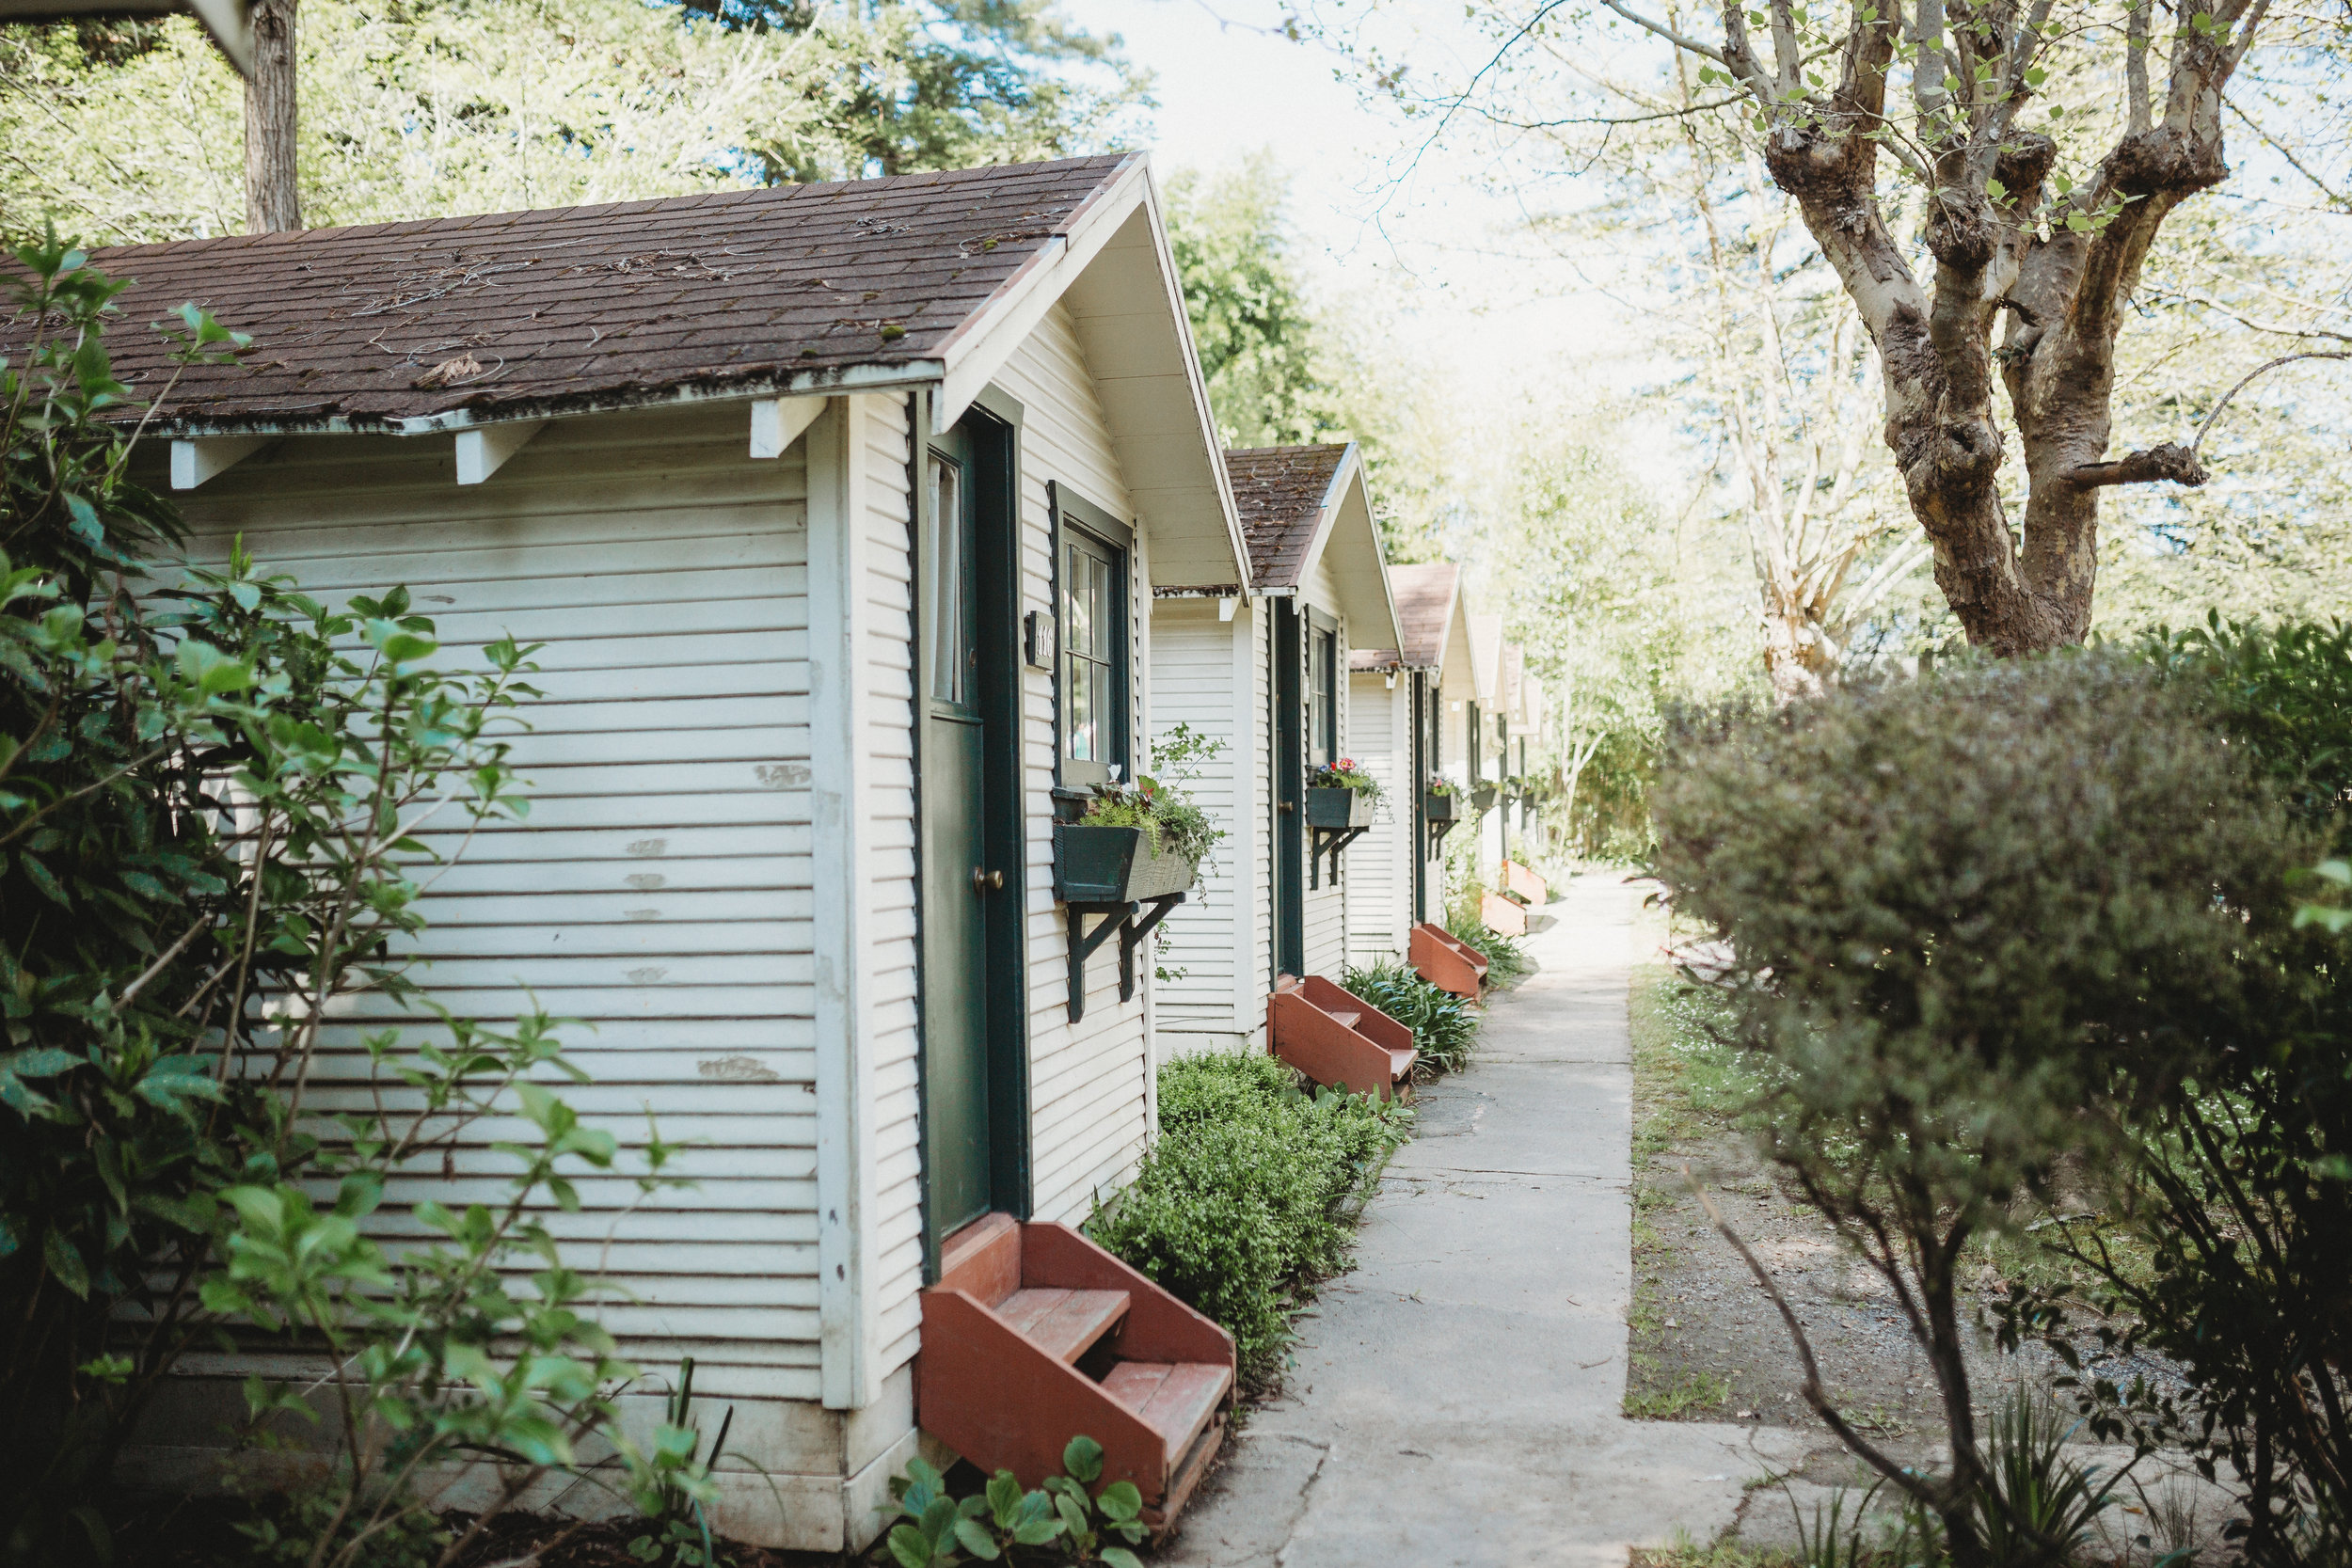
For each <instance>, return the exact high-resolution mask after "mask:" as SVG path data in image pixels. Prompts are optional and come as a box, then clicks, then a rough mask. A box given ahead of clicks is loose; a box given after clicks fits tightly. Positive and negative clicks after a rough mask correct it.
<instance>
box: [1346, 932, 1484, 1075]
mask: <svg viewBox="0 0 2352 1568" xmlns="http://www.w3.org/2000/svg"><path fill="white" fill-rule="evenodd" d="M1340 987H1341V989H1342V990H1345V991H1346V992H1347V993H1348V994H1349V995H1351V996H1355V997H1358V998H1359V999H1360V1000H1362V1001H1365V1002H1369V1003H1371V1004H1372V1005H1373V1006H1375V1007H1377V1008H1379V1009H1380V1010H1381V1011H1382V1012H1384V1013H1386V1014H1388V1015H1389V1016H1390V1017H1391V1018H1392V1019H1394V1020H1396V1021H1397V1022H1399V1023H1402V1024H1403V1025H1405V1027H1406V1028H1407V1029H1410V1030H1411V1031H1412V1032H1413V1044H1414V1046H1415V1047H1416V1048H1418V1049H1419V1050H1420V1052H1421V1059H1422V1061H1423V1062H1425V1063H1427V1064H1428V1065H1429V1066H1430V1067H1431V1068H1432V1069H1436V1070H1437V1071H1439V1072H1459V1071H1461V1070H1462V1069H1463V1068H1464V1067H1466V1066H1467V1065H1469V1062H1470V1046H1471V1045H1472V1044H1473V1043H1474V1042H1475V1041H1476V1040H1477V1038H1478V1009H1477V1008H1475V1007H1473V1006H1470V1004H1469V1003H1468V1002H1465V1001H1463V1000H1462V999H1461V998H1460V997H1458V996H1456V995H1454V993H1453V992H1452V991H1450V990H1443V989H1442V988H1440V987H1438V986H1433V985H1431V984H1430V983H1429V982H1428V981H1426V980H1424V979H1422V977H1421V976H1420V975H1419V974H1415V973H1414V972H1413V971H1412V969H1411V968H1410V967H1408V966H1407V965H1406V964H1403V963H1400V962H1398V961H1397V960H1396V959H1394V958H1390V959H1387V960H1385V961H1383V962H1380V963H1376V964H1374V965H1373V966H1372V967H1371V968H1369V969H1358V968H1356V967H1354V966H1353V965H1350V966H1349V967H1348V968H1347V969H1345V970H1344V971H1343V972H1342V973H1341V974H1340Z"/></svg>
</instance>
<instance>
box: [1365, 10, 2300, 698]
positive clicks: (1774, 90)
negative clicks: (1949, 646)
mask: <svg viewBox="0 0 2352 1568" xmlns="http://www.w3.org/2000/svg"><path fill="white" fill-rule="evenodd" d="M2268 3H2269V0H2170V3H2169V5H2168V6H2167V7H2166V8H2164V10H2163V11H2162V12H2161V13H2160V12H2159V9H2158V7H2157V4H2156V0H2122V4H2121V5H2120V6H2119V5H2117V4H2115V3H2113V0H2104V3H2103V0H2088V3H2079V4H2077V3H2073V0H2070V5H2069V7H2068V8H2067V9H2066V10H2065V11H2064V12H2063V13H2062V14H2061V13H2059V12H2058V4H2057V0H1845V3H1844V4H1842V5H1840V6H1837V7H1835V8H1833V7H1830V6H1820V7H1818V8H1808V7H1807V5H1805V4H1804V0H1732V3H1730V4H1727V5H1725V6H1724V7H1723V8H1722V9H1721V11H1720V12H1718V13H1713V14H1711V15H1705V16H1704V19H1692V18H1689V17H1686V16H1685V15H1684V14H1683V13H1681V12H1679V11H1678V10H1677V9H1676V8H1673V7H1672V6H1670V5H1669V6H1664V7H1661V8H1659V9H1657V10H1655V11H1653V10H1651V9H1648V8H1645V5H1644V4H1643V3H1642V0H1599V4H1598V8H1597V10H1595V11H1594V12H1593V13H1592V15H1593V16H1594V17H1595V18H1599V19H1604V20H1610V21H1613V22H1614V23H1615V24H1617V25H1618V28H1619V31H1618V32H1617V34H1616V35H1615V36H1616V40H1617V43H1618V44H1619V45H1620V46H1622V44H1623V42H1624V40H1625V38H1626V37H1627V35H1628V32H1629V31H1630V32H1631V33H1632V34H1633V36H1636V37H1641V38H1646V39H1648V40H1652V41H1653V42H1660V41H1662V43H1664V44H1665V45H1668V46H1671V49H1672V51H1673V52H1674V53H1675V54H1676V55H1677V56H1679V58H1680V60H1681V61H1682V62H1683V63H1684V64H1685V65H1687V66H1688V67H1690V68H1692V70H1693V73H1694V74H1695V75H1696V77H1697V79H1698V84H1699V87H1701V88H1702V89H1706V92H1707V94H1708V96H1706V97H1705V98H1704V99H1703V101H1702V103H1701V105H1700V107H1701V108H1703V109H1704V110H1705V111H1707V112H1711V113H1716V114H1722V115H1738V116H1740V117H1741V118H1743V119H1745V120H1746V121H1747V122H1748V124H1749V125H1750V127H1751V128H1752V129H1753V132H1754V134H1755V136H1756V143H1757V146H1758V150H1759V153H1760V159H1761V163H1762V166H1763V168H1764V171H1765V173H1766V174H1767V175H1768V176H1769V178H1770V179H1771V181H1772V184H1773V186H1774V187H1775V188H1776V189H1777V190H1779V191H1780V192H1782V193H1784V194H1785V195H1786V196H1787V197H1788V198H1789V199H1790V200H1792V201H1793V202H1794V204H1795V206H1796V209H1797V212H1798V214H1799V215H1800V217H1801V218H1802V221H1803V223H1804V229H1805V230H1806V232H1807V233H1808V234H1809V235H1810V237H1811V239H1812V242H1813V244H1814V245H1817V246H1819V248H1820V254H1821V256H1822V257H1823V259H1824V260H1825V261H1827V263H1828V265H1829V266H1830V267H1831V268H1833V269H1834V270H1835V271H1836V276H1837V277H1838V280H1839V283H1840V286H1841V287H1842V289H1843V291H1844V292H1845V293H1846V294H1847V295H1848V297H1849V298H1850V299H1851V302H1852V305H1853V308H1854V309H1855V310H1856V312H1857V313H1858V316H1859V319H1860V322H1861V324H1862V326H1863V328H1864V330H1865V331H1866V332H1867V335H1868V338H1869V341H1870V343H1871V345H1872V346H1873V348H1874V349H1875V351H1876V353H1877V356H1878V361H1879V389H1880V394H1881V402H1882V405H1883V406H1882V412H1883V438H1884V441H1885V444H1886V445H1887V447H1888V448H1889V449H1891V451H1892V452H1893V454H1894V457H1895V462H1896V467H1897V468H1898V470H1899V474H1900V477H1901V483H1902V485H1903V488H1904V491H1905V494H1906V497H1907V499H1908V503H1909V508H1910V511H1911V513H1912V515H1913V516H1914V517H1915V519H1916V520H1917V522H1918V523H1919V525H1920V527H1921V529H1922V530H1923V531H1924V534H1925V537H1926V540H1927V542H1928V544H1929V546H1931V549H1932V551H1933V559H1934V577H1935V581H1936V584H1937V586H1938V587H1939V588H1940V589H1941V591H1942V593H1943V595H1944V597H1945V598H1946V600H1947V602H1948V603H1949V605H1950V607H1951V610H1952V611H1953V613H1954V614H1955V616H1956V617H1957V618H1958V620H1959V622H1960V625H1961V626H1962V627H1963V629H1964V631H1965V632H1966V634H1967V636H1968V638H1969V640H1970V641H1973V642H1975V643H1977V644H1979V645H1980V646H1983V647H1986V648H1988V649H1991V650H1993V651H1994V652H1996V653H2002V654H2016V653H2026V652H2031V651H2034V650H2038V649H2046V648H2051V647H2056V646H2059V645H2063V644H2067V643H2073V642H2079V641H2082V640H2083V638H2084V637H2085V635H2086V634H2087V633H2088V631H2089V630H2090V621H2091V603H2092V591H2093V587H2094V583H2095V579H2096V576H2097V566H2098V559H2099V548H2098V546H2099V541H2098V524H2099V511H2100V495H2101V492H2102V491H2104V490H2106V489H2110V488H2113V487H2116V486H2120V485H2143V484H2155V483H2168V484H2173V485H2183V486H2197V485H2201V484H2203V483H2205V481H2206V479H2207V477H2208V476H2207V472H2206V469H2205V467H2204V465H2203V463H2202V462H2201V459H2200V457H2199V455H2198V452H2197V451H2196V450H2195V449H2194V447H2193V445H2192V444H2191V443H2188V442H2184V441H2179V440H2168V441H2161V442H2156V443H2153V444H2151V445H2149V446H2147V447H2145V448H2142V449H2140V450H2137V451H2126V452H2123V453H2122V454H2120V455H2110V454H2109V452H2108V450H2107V449H2108V445H2109V438H2110V435H2111V431H2112V425H2113V410H2112V403H2113V397H2114V390H2115V373H2116V371H2115V367H2116V354H2117V343H2118V339H2119V336H2120V334H2121V332H2122V327H2123V325H2124V322H2125V320H2126V319H2127V316H2128V315H2129V311H2128V310H2127V306H2128V305H2129V304H2130V302H2131V299H2132V295H2133V292H2134V290H2135V288H2136V286H2137V283H2138V281H2139V278H2140V274H2141V269H2142V266H2143V264H2144V263H2145V262H2146V261H2147V258H2148V255H2149V251H2150V247H2151V245H2153V243H2154V242H2155V240H2156V237H2157V235H2158V232H2159V230H2161V229H2162V228H2163V226H2164V224H2165V222H2166V219H2167V218H2168V217H2169V215H2170V214H2172V213H2173V212H2174V211H2175V210H2176V209H2177V208H2178V207H2179V206H2180V205H2181V203H2183V202H2184V201H2185V200H2187V199H2188V198H2190V197H2192V196H2195V195H2196V194H2198V193H2199V192H2201V191H2205V190H2209V189H2211V188H2212V187H2214V186H2215V185H2217V184H2218V183H2220V182H2222V181H2223V179H2224V178H2225V177H2226V176H2227V174H2228V172H2229V169H2228V166H2227V164H2226V162H2225V161H2224V157H2223V122H2224V117H2225V112H2226V110H2225V96H2224V95H2225V92H2226V91H2227V89H2228V88H2229V87H2230V85H2231V82H2232V79H2233V75H2234V74H2235V73H2236V72H2237V71H2238V70H2239V68H2240V66H2241V64H2242V63H2243V62H2244V61H2245V59H2246V57H2247V55H2248V53H2249V50H2250V49H2251V48H2252V47H2253V46H2254V44H2255V41H2256V40H2257V38H2258V37H2260V36H2262V28H2263V25H2264V22H2265V12H2266V11H2267V8H2268ZM1479 14H1482V15H1483V16H1484V18H1485V20H1486V23H1487V24H1489V25H1490V26H1492V27H1493V28H1494V29H1495V30H1497V31H1498V32H1500V33H1501V35H1502V38H1501V47H1500V48H1499V49H1498V50H1497V51H1496V53H1495V55H1494V57H1493V59H1491V60H1489V61H1488V62H1486V66H1485V68H1484V69H1482V70H1480V71H1477V72H1476V73H1475V75H1474V76H1473V77H1472V78H1471V79H1470V81H1469V82H1468V83H1467V84H1466V85H1462V86H1457V87H1454V88H1453V89H1451V90H1450V91H1449V92H1448V93H1447V94H1444V95H1428V94H1421V95H1418V96H1416V94H1415V93H1413V92H1410V91H1408V90H1407V89H1406V87H1405V85H1404V84H1405V82H1406V74H1405V72H1404V71H1403V70H1401V69H1400V68H1398V67H1397V66H1395V65H1393V64H1391V62H1390V61H1389V60H1387V59H1385V58H1383V57H1382V56H1381V55H1379V54H1378V53H1377V52H1376V51H1375V50H1372V49H1369V48H1366V47H1363V46H1361V45H1360V43H1358V44H1357V45H1356V47H1357V51H1358V54H1359V58H1361V59H1362V60H1363V61H1364V63H1365V64H1366V65H1367V66H1368V67H1369V68H1370V69H1371V70H1372V71H1373V72H1374V76H1375V80H1376V81H1378V82H1379V83H1381V84H1382V85H1384V86H1386V87H1389V88H1390V89H1391V91H1394V92H1397V93H1399V94H1400V95H1403V96H1405V97H1406V99H1407V101H1408V103H1417V104H1418V105H1419V106H1421V107H1423V108H1430V109H1439V110H1440V112H1442V113H1443V114H1444V115H1445V117H1446V119H1447V120H1450V119H1451V118H1452V115H1453V113H1454V111H1456V110H1459V109H1461V108H1463V107H1464V106H1466V105H1468V106H1470V107H1471V109H1472V111H1473V112H1479V111H1478V109H1477V101H1478V100H1479V98H1480V96H1481V95H1482V94H1490V93H1492V92H1494V91H1495V90H1497V85H1498V84H1499V83H1500V82H1501V81H1502V78H1504V77H1505V76H1506V75H1507V74H1508V72H1509V70H1510V67H1511V63H1512V60H1513V57H1514V54H1515V52H1522V53H1523V52H1528V51H1540V50H1544V49H1547V48H1548V47H1549V49H1550V51H1551V55H1552V63H1554V64H1556V65H1557V66H1558V68H1559V69H1560V70H1561V71H1563V72H1564V73H1566V74H1571V75H1575V76H1577V77H1579V78H1581V82H1580V84H1579V85H1580V86H1584V85H1588V84H1589V83H1590V82H1591V81H1592V80H1593V79H1594V78H1595V77H1596V75H1597V74H1598V73H1599V71H1603V70H1605V69H1607V66H1608V62H1607V60H1606V58H1605V55H1606V53H1607V51H1606V49H1605V48H1595V49H1592V50H1582V49H1572V48H1567V47H1565V46H1562V45H1561V44H1560V43H1559V40H1558V37H1557V35H1556V34H1555V33H1554V32H1553V29H1555V28H1559V27H1565V26H1568V25H1571V24H1572V20H1571V19H1574V18H1575V17H1576V16H1577V15H1578V11H1577V9H1576V8H1574V7H1572V6H1570V5H1569V3H1568V0H1547V3H1544V4H1541V5H1538V6H1537V7H1535V8H1534V9H1533V10H1531V11H1527V12H1521V13H1517V14H1513V15H1506V14H1504V12H1503V9H1502V8H1499V7H1498V8H1492V9H1489V10H1485V11H1483V12H1481V13H1479ZM2160 14H2161V16H2162V18H2163V25H2162V27H2161V28H2160V27H2159V25H2158V23H2159V16H2160ZM2159 68H2160V70H2161V78H2160V79H2159V78H2158V75H2157V71H2158V69H2159ZM2054 72H2056V73H2059V74H2060V75H2061V76H2062V80H2061V81H2053V80H2052V77H2053V73H2054ZM2045 87H2046V88H2048V89H2050V91H2049V93H2048V94H2047V95H2045V91H2044V89H2045ZM2060 87H2063V88H2064V89H2065V90H2064V92H2063V93H2062V94H2061V93H2060V92H2059V90H2058V89H2059V88H2060ZM2085 106H2089V108H2090V112H2088V113H2075V112H2074V111H2075V109H2076V108H2082V107H2085ZM2109 106H2115V107H2113V109H2112V112H2111V113H2110V108H2109ZM1676 112H1677V111H1676V110H1674V109H1672V108H1668V109H1667V110H1665V111H1663V114H1664V115H1672V114H1674V113H1676ZM2070 117H2071V118H2070ZM1631 118H1632V117H1630V116H1617V117H1592V118H1583V117H1577V118H1572V119H1560V120H1555V121H1553V122H1552V123H1555V124H1571V123H1582V124H1587V125H1592V124H1603V123H1605V124H1608V125H1609V126H1610V127H1611V130H1612V133H1613V131H1614V129H1615V128H1616V127H1617V126H1618V125H1620V124H1622V123H1624V122H1626V121H1627V120H1629V119H1631ZM1502 122H1504V123H1511V121H1510V120H1509V119H1508V117H1502ZM2094 135H2096V136H2097V138H2098V140H2097V141H2096V142H2095V143H2094V142H2093V141H2092V139H2091V138H2092V137H2093V136H2094ZM2069 167H2073V168H2076V169H2080V170H2082V171H2083V172H2082V173H2081V175H2080V177H2079V178H2074V177H2070V175H2069V173H2068V172H2067V170H2068V168H2069ZM1914 234H1915V235H1916V240H1917V244H1916V245H1913V244H1912V243H1910V242H1911V239H1912V236H1913V235H1914ZM2214 390H2215V391H2216V392H2218V391H2219V390H2220V388H2215V389H2214ZM2010 432H2013V433H2014V435H2015V436H2016V437H2017V440H2018V443H2019V445H2020V447H2021V448H2022V455H2023V469H2024V489H2025V495H2024V497H2023V503H2022V513H2023V515H2022V517H2020V516H2017V515H2014V513H2015V511H2016V510H2017V508H2016V506H2015V505H2014V503H2013V501H2012V499H2011V497H2010V495H2008V494H2005V490H2004V484H2003V483H2002V481H2003V463H2004V456H2005V453H2006V451H2007V439H2008V436H2009V434H2010Z"/></svg>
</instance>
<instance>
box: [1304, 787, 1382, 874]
mask: <svg viewBox="0 0 2352 1568" xmlns="http://www.w3.org/2000/svg"><path fill="white" fill-rule="evenodd" d="M1371 826H1372V797H1371V796H1369V795H1367V794H1365V793H1364V792H1363V791H1361V790H1357V789H1343V788H1337V787H1330V786H1326V787H1322V788H1316V789H1310V790H1309V791H1307V831H1308V832H1310V833H1311V834H1312V835H1313V841H1312V843H1311V845H1310V846H1309V847H1308V850H1307V885H1308V886H1309V887H1311V888H1319V887H1321V886H1322V885H1323V863H1324V860H1325V858H1326V857H1329V859H1330V862H1331V880H1332V881H1334V882H1337V881H1338V880H1339V879H1340V854H1341V852H1342V851H1343V850H1344V849H1345V848H1346V847H1348V846H1349V845H1351V844H1353V843H1355V842H1356V841H1357V840H1358V839H1359V838H1361V837H1363V836H1364V832H1365V831H1366V830H1367V829H1369V828H1370V827H1371Z"/></svg>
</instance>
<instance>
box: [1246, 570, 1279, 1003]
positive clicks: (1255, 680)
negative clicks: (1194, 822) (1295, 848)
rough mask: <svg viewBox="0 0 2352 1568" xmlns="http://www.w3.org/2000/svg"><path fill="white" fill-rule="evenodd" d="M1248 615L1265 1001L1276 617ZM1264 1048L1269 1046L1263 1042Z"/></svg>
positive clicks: (1262, 612)
mask: <svg viewBox="0 0 2352 1568" xmlns="http://www.w3.org/2000/svg"><path fill="white" fill-rule="evenodd" d="M1244 613H1245V614H1247V615H1248V617H1249V679H1250V687H1251V689H1250V694H1249V699H1250V700H1249V721H1250V723H1251V724H1252V725H1254V726H1255V727H1256V736H1255V740H1254V746H1253V749H1252V750H1253V756H1252V767H1253V768H1255V769H1256V779H1257V784H1258V787H1259V788H1260V789H1262V790H1263V792H1264V793H1263V794H1261V795H1260V796H1259V798H1258V802H1257V809H1256V810H1255V811H1254V812H1253V813H1251V816H1253V818H1254V819H1255V824H1256V830H1257V853H1256V854H1255V855H1254V856H1252V857H1251V863H1252V864H1253V865H1255V866H1256V867H1257V884H1258V885H1257V886H1256V887H1255V888H1254V889H1253V890H1252V891H1251V894H1250V900H1249V902H1250V914H1251V924H1252V925H1253V926H1254V927H1256V928H1255V930H1253V931H1252V932H1251V955H1250V956H1251V958H1253V959H1254V960H1255V968H1254V971H1253V973H1252V974H1251V975H1250V977H1249V980H1250V983H1249V985H1248V988H1247V990H1245V992H1244V994H1245V995H1251V996H1254V997H1256V998H1263V996H1264V995H1265V994H1266V992H1267V990H1269V989H1271V987H1272V986H1273V984H1274V924H1275V913H1274V889H1275V885H1276V879H1275V874H1274V856H1275V854H1276V852H1277V847H1278V846H1279V843H1280V835H1279V833H1277V832H1275V828H1274V798H1273V779H1272V768H1271V766H1270V763H1271V759H1272V757H1273V755H1274V665H1273V662H1272V660H1273V648H1274V614H1273V610H1272V608H1271V607H1270V606H1269V605H1267V604H1266V603H1265V602H1264V601H1263V600H1261V601H1259V602H1258V603H1257V604H1255V605H1252V606H1250V607H1249V608H1248V610H1245V611H1244ZM1264 1012H1265V1007H1264V1004H1263V1001H1259V1002H1258V1004H1257V1006H1256V1008H1255V1016H1253V1017H1251V1018H1250V1019H1249V1021H1248V1022H1249V1025H1250V1027H1251V1028H1252V1029H1254V1030H1256V1031H1258V1032H1259V1033H1260V1035H1261V1036H1263V1031H1264V1028H1265V1019H1264ZM1259 1043H1260V1044H1261V1045H1263V1043H1264V1041H1263V1038H1261V1039H1260V1040H1259Z"/></svg>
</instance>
